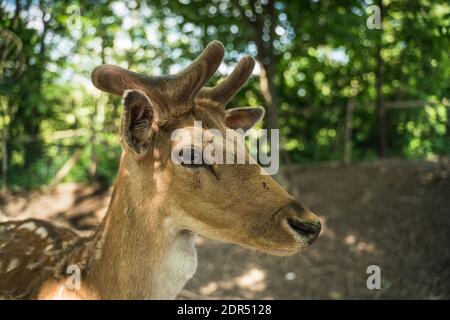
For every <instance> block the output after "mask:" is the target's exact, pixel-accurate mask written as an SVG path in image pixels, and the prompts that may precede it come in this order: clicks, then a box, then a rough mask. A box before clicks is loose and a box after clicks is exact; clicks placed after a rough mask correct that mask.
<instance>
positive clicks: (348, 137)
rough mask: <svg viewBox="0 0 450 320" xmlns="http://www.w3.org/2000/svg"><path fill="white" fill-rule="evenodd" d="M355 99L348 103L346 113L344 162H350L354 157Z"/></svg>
mask: <svg viewBox="0 0 450 320" xmlns="http://www.w3.org/2000/svg"><path fill="white" fill-rule="evenodd" d="M353 110H354V104H353V101H351V100H349V101H348V103H347V111H346V115H345V128H344V156H343V160H344V164H346V165H348V164H350V161H351V158H352V130H353Z"/></svg>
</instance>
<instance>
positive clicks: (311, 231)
mask: <svg viewBox="0 0 450 320" xmlns="http://www.w3.org/2000/svg"><path fill="white" fill-rule="evenodd" d="M288 224H289V226H290V227H291V228H292V229H293V230H294V231H295V232H296V233H297V234H298V235H299V236H300V237H301V238H302V239H305V240H306V242H308V244H311V243H313V242H314V240H316V239H317V237H318V236H319V233H320V230H321V229H322V225H321V224H320V221H319V220H317V221H315V222H311V221H302V220H300V219H297V218H291V219H288Z"/></svg>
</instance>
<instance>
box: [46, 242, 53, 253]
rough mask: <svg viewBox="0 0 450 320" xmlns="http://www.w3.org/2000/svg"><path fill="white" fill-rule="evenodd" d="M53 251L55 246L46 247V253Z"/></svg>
mask: <svg viewBox="0 0 450 320" xmlns="http://www.w3.org/2000/svg"><path fill="white" fill-rule="evenodd" d="M52 249H53V244H49V245H48V246H46V247H45V249H44V251H45V252H47V253H48V252H50V251H51V250H52Z"/></svg>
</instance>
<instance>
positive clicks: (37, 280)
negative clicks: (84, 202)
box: [0, 219, 82, 298]
mask: <svg viewBox="0 0 450 320" xmlns="http://www.w3.org/2000/svg"><path fill="white" fill-rule="evenodd" d="M80 241H82V238H81V237H80V236H79V235H77V234H76V233H75V232H74V231H72V230H70V229H68V228H64V227H61V226H57V225H55V224H53V223H51V222H49V221H45V220H37V219H27V220H22V221H9V222H4V223H0V297H3V298H30V297H32V296H33V295H34V294H35V292H33V290H35V289H36V288H38V287H39V286H40V284H41V283H42V282H43V281H46V280H47V279H49V278H58V276H59V274H60V273H61V270H62V269H63V268H64V266H63V265H62V264H64V261H63V260H61V258H62V257H63V256H64V253H66V252H67V251H68V250H70V247H72V246H73V245H74V244H76V243H78V242H80ZM32 288H33V290H32Z"/></svg>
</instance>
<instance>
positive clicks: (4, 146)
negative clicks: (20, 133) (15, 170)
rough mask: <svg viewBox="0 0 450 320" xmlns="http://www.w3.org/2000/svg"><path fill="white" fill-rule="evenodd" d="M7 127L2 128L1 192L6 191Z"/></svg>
mask: <svg viewBox="0 0 450 320" xmlns="http://www.w3.org/2000/svg"><path fill="white" fill-rule="evenodd" d="M7 145H8V127H7V125H6V124H4V125H3V128H2V192H6V191H8V147H7Z"/></svg>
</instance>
